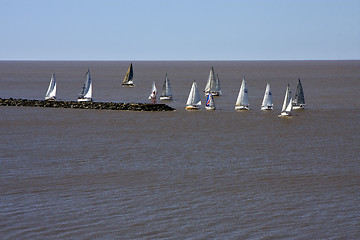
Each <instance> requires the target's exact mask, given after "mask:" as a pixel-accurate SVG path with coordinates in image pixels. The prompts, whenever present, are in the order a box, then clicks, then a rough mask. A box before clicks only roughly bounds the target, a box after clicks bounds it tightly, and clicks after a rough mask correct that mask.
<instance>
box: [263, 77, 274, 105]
mask: <svg viewBox="0 0 360 240" xmlns="http://www.w3.org/2000/svg"><path fill="white" fill-rule="evenodd" d="M272 106H273V100H272V94H271V90H270V84H269V83H267V84H266V88H265V93H264V98H263V101H262V104H261V108H262V109H270V108H272Z"/></svg>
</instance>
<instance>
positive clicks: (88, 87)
mask: <svg viewBox="0 0 360 240" xmlns="http://www.w3.org/2000/svg"><path fill="white" fill-rule="evenodd" d="M91 101H92V81H91V77H90V70H89V69H88V70H87V72H86V74H85V82H84V85H83V87H82V89H81V92H80V94H79V97H78V102H91Z"/></svg>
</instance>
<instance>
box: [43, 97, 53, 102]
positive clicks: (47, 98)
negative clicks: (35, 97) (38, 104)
mask: <svg viewBox="0 0 360 240" xmlns="http://www.w3.org/2000/svg"><path fill="white" fill-rule="evenodd" d="M45 100H46V101H55V100H56V97H45Z"/></svg>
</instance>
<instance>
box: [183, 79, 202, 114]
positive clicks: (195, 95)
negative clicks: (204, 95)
mask: <svg viewBox="0 0 360 240" xmlns="http://www.w3.org/2000/svg"><path fill="white" fill-rule="evenodd" d="M200 105H201V98H200V94H199V89H198V86H197V84H196V82H195V81H194V82H193V83H192V86H191V90H190V93H189V97H188V99H187V101H186V108H187V109H198V108H199V106H200Z"/></svg>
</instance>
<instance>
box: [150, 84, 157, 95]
mask: <svg viewBox="0 0 360 240" xmlns="http://www.w3.org/2000/svg"><path fill="white" fill-rule="evenodd" d="M156 94H157V89H156V86H155V82H154V81H153V83H152V87H151V93H150V96H149V99H156Z"/></svg>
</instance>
